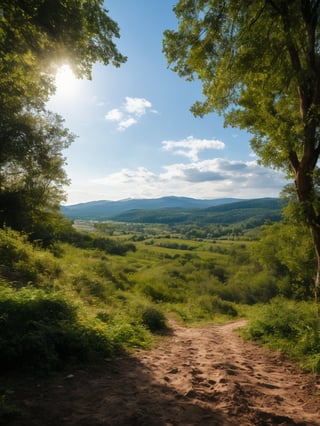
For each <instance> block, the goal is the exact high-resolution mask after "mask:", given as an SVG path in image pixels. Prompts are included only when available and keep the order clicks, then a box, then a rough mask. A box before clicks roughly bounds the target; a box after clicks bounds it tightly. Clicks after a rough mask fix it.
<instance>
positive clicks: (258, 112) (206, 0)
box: [163, 0, 320, 287]
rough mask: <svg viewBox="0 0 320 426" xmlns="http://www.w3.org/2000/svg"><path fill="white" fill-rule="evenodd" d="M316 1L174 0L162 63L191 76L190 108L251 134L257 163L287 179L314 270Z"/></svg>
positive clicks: (318, 136) (319, 63)
mask: <svg viewBox="0 0 320 426" xmlns="http://www.w3.org/2000/svg"><path fill="white" fill-rule="evenodd" d="M319 9H320V1H319V0H292V1H287V0H277V1H274V0H255V1H246V2H244V1H241V0H225V1H220V0H180V1H178V3H177V4H176V6H175V7H174V12H175V14H176V16H177V18H178V21H179V25H178V29H177V30H176V31H173V30H167V31H165V38H164V42H163V50H164V53H165V55H166V57H167V60H168V63H169V66H170V67H171V68H172V69H173V70H174V71H176V72H177V73H178V74H179V75H180V76H181V77H183V78H185V79H187V80H194V79H195V78H199V79H200V80H201V82H202V87H203V95H204V100H202V101H198V102H196V103H195V104H194V105H193V106H192V107H191V110H192V112H193V113H194V114H195V115H199V116H202V115H204V114H207V113H209V112H212V111H217V112H218V113H220V114H223V115H224V118H225V123H226V125H231V126H237V127H240V128H243V129H246V130H248V131H249V132H250V133H252V135H253V137H252V139H251V146H252V148H253V150H254V151H255V152H256V153H257V154H258V156H259V158H260V162H261V163H262V164H264V165H266V166H272V167H275V168H279V169H281V170H283V171H285V172H286V173H287V176H288V177H291V178H294V181H295V187H296V192H297V198H298V200H299V202H300V205H301V207H302V209H303V212H304V220H305V221H306V222H307V224H308V225H309V226H310V228H311V231H312V235H313V240H314V244H315V249H316V253H317V258H318V276H317V279H316V287H319V280H320V278H319V273H320V217H319V212H320V209H319V197H318V196H317V191H316V190H315V182H314V177H315V171H316V169H317V162H318V158H319V153H320V132H319V126H320V49H319V46H320V24H319V12H320V10H319Z"/></svg>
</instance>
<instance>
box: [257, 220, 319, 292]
mask: <svg viewBox="0 0 320 426" xmlns="http://www.w3.org/2000/svg"><path fill="white" fill-rule="evenodd" d="M255 257H256V259H257V261H258V262H260V264H261V265H262V266H263V267H264V268H265V269H266V270H267V271H269V273H271V274H272V275H274V277H275V278H277V279H281V278H282V277H284V276H288V277H289V280H290V283H291V284H290V287H289V288H288V287H287V288H286V290H285V292H284V293H283V295H284V296H290V297H292V296H293V297H296V298H298V299H303V300H305V299H308V298H310V296H312V295H313V271H314V267H315V264H316V259H315V254H314V250H313V245H312V238H311V234H310V232H309V230H308V228H307V227H306V226H302V225H301V224H300V225H297V224H294V223H293V224H292V223H289V222H284V223H277V224H273V225H268V226H265V227H264V229H263V231H262V232H261V234H260V240H259V241H258V242H257V244H256V245H255Z"/></svg>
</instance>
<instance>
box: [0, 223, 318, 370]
mask: <svg viewBox="0 0 320 426" xmlns="http://www.w3.org/2000/svg"><path fill="white" fill-rule="evenodd" d="M164 231H165V232H164ZM0 233H1V235H0V255H1V259H2V260H1V265H0V336H1V339H0V365H1V368H2V369H4V370H10V369H12V370H17V369H19V370H23V371H32V372H35V371H38V372H41V371H51V370H57V369H58V370H59V369H61V368H64V367H65V366H66V365H68V363H74V362H76V363H79V362H81V363H87V362H92V361H96V360H97V359H100V358H103V357H113V356H117V355H118V354H120V353H122V352H123V351H130V350H132V349H134V348H137V347H143V348H147V347H150V346H151V345H152V344H154V342H155V340H156V339H157V338H158V337H157V336H158V335H159V334H160V335H161V333H163V332H165V331H166V328H167V317H168V315H174V316H175V317H176V318H177V320H179V321H183V322H185V323H188V324H194V323H199V322H212V321H219V322H221V321H229V320H234V319H236V318H238V317H250V318H251V323H250V327H249V329H248V331H247V337H250V338H254V339H259V340H261V341H264V342H265V343H267V344H269V345H272V344H274V345H276V346H277V347H278V348H280V349H281V348H283V350H285V351H286V352H288V353H292V355H293V356H295V357H297V358H299V353H297V351H295V353H293V351H291V352H290V344H289V343H288V341H291V342H295V343H294V344H292V345H291V346H292V347H295V348H296V347H298V346H299V347H300V352H301V353H302V357H301V359H302V360H303V362H304V365H305V366H306V367H307V368H308V369H313V370H317V369H319V348H320V343H319V324H318V322H317V321H315V316H312V315H311V314H310V313H312V309H313V308H312V307H311V306H312V304H308V303H307V302H305V303H304V304H303V305H302V302H301V303H299V302H292V301H287V300H285V299H279V297H280V296H281V289H282V287H281V285H279V283H278V282H277V280H276V279H275V277H274V276H272V275H270V274H269V273H268V271H266V270H264V269H263V268H262V267H261V265H259V264H258V263H257V261H256V256H255V247H256V242H255V241H228V240H225V241H220V240H199V239H198V240H188V239H185V238H182V237H181V235H180V236H178V235H177V234H176V233H174V232H173V233H170V232H169V230H168V229H165V230H164V229H163V228H161V229H158V228H157V227H153V228H152V229H150V230H149V232H147V233H143V232H132V231H130V230H127V231H126V232H123V230H119V232H117V231H116V230H115V229H113V231H112V234H113V235H112V236H111V237H110V235H108V237H107V238H108V240H104V238H105V236H104V235H103V234H102V231H101V230H100V231H99V233H98V234H97V233H95V234H92V235H93V236H92V237H91V236H90V234H87V233H86V234H82V235H84V236H83V237H82V238H83V241H84V242H85V244H84V242H83V241H82V243H81V244H80V246H81V248H80V247H79V244H74V243H73V244H70V243H66V242H64V243H62V242H61V243H56V244H55V245H54V247H51V249H50V250H43V249H40V248H38V247H36V246H34V245H31V244H30V243H28V241H27V240H26V238H25V237H23V236H21V235H19V234H18V233H15V232H13V231H11V230H1V231H0ZM109 234H110V232H109ZM97 235H98V238H97ZM110 239H111V240H110ZM104 241H106V243H105V242H104ZM84 245H86V246H87V248H84ZM110 251H111V252H112V253H114V252H116V253H121V254H110ZM274 298H276V299H274ZM274 300H277V302H275V301H274ZM270 301H271V303H270ZM281 303H282V304H283V307H281ZM292 303H297V304H298V306H299V309H298V308H297V306H296V305H295V306H294V308H292V307H290V306H291V305H290V304H292ZM308 306H309V307H310V309H308ZM270 312H271V314H270ZM275 312H277V315H278V317H279V318H281V320H279V321H278V323H277V322H276V321H274V315H275ZM281 312H290V313H291V314H290V315H289V314H288V315H287V316H285V315H280V313H281ZM294 312H296V313H297V314H296V315H299V321H295V315H294ZM250 315H251V316H250ZM304 318H305V321H304ZM312 318H313V320H312ZM290 321H291V323H292V324H294V323H295V324H296V328H295V331H294V332H293V331H292V330H291V329H292V327H293V325H292V324H291V325H290V326H289V325H288V324H289V322H290ZM312 321H313V322H312ZM270 323H272V324H271V325H270ZM285 324H286V325H285ZM286 326H288V327H287V328H288V329H290V330H291V331H290V332H288V333H287V334H286V333H285V331H283V330H287V328H286ZM270 327H271V328H270ZM277 327H278V328H277ZM281 327H282V334H281V339H280V338H278V339H275V341H272V335H274V336H279V335H280V334H279V333H280V331H279V330H280V329H281ZM290 327H291V328H290ZM270 330H271V331H270ZM277 333H278V334H277ZM286 339H287V340H286ZM297 342H298V343H299V344H297Z"/></svg>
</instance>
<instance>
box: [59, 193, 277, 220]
mask: <svg viewBox="0 0 320 426" xmlns="http://www.w3.org/2000/svg"><path fill="white" fill-rule="evenodd" d="M282 206H283V202H282V201H280V200H279V199H278V198H258V199H252V200H239V199H236V198H220V199H215V200H197V199H193V198H187V197H163V198H157V199H132V200H121V201H95V202H89V203H82V204H76V205H73V206H64V207H62V209H61V211H62V213H63V214H64V215H65V216H66V217H68V218H70V219H73V220H76V219H81V220H97V221H103V220H113V221H117V222H131V223H165V224H170V225H173V224H192V223H194V224H198V225H205V224H212V223H215V224H221V225H231V224H236V223H248V224H249V223H250V227H253V226H260V225H261V224H263V223H264V222H265V221H272V222H275V221H279V220H280V219H281V208H282Z"/></svg>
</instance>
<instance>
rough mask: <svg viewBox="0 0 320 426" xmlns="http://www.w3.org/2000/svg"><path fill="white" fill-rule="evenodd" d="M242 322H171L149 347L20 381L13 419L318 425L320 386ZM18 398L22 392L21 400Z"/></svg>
mask: <svg viewBox="0 0 320 426" xmlns="http://www.w3.org/2000/svg"><path fill="white" fill-rule="evenodd" d="M241 325H243V322H237V323H232V324H228V325H223V326H215V325H214V326H207V327H205V328H185V327H182V326H179V325H177V324H176V323H174V324H172V327H173V334H172V335H171V336H170V337H167V338H166V339H165V340H164V341H163V342H162V343H161V344H160V345H159V346H158V347H157V348H156V349H153V350H152V351H138V352H137V353H136V354H135V355H134V356H132V357H127V358H122V359H118V360H116V361H106V367H105V368H103V369H101V367H100V368H99V369H96V370H93V371H90V372H89V371H76V372H73V376H72V377H69V378H67V377H66V378H64V379H59V380H58V379H56V380H55V381H53V382H52V381H50V382H48V383H47V384H46V383H37V382H34V383H33V384H28V389H25V386H26V384H25V386H24V387H22V389H21V390H20V392H18V394H19V395H18V394H17V396H16V397H17V398H18V401H16V402H17V403H18V404H19V405H20V408H21V414H20V416H18V417H17V418H16V419H15V420H14V421H12V422H9V423H7V424H8V425H10V426H11V425H12V426H18V425H19V426H27V425H28V426H53V425H54V426H58V425H59V426H62V425H68V426H73V425H77V426H98V425H99V426H102V425H105V426H107V425H110V426H111V425H112V426H136V425H145V426H178V425H179V426H196V425H199V426H200V425H201V426H208V425H210V426H212V425H217V426H223V425H238V426H247V425H308V426H311V425H312V426H315V425H320V385H319V381H318V382H317V378H316V377H315V376H314V375H310V374H304V373H302V372H301V371H299V370H298V369H297V368H296V367H295V366H294V365H292V364H290V363H289V362H287V361H285V360H284V359H283V357H281V355H279V354H277V353H268V352H266V351H264V350H262V349H260V348H259V347H258V346H257V345H255V344H252V343H244V342H243V341H242V340H241V338H240V337H239V336H238V335H237V334H236V333H235V332H234V329H235V328H237V327H240V326H241ZM19 398H20V399H19Z"/></svg>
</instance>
